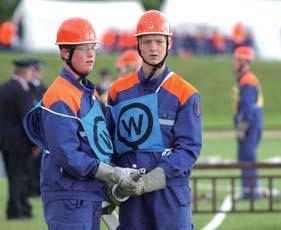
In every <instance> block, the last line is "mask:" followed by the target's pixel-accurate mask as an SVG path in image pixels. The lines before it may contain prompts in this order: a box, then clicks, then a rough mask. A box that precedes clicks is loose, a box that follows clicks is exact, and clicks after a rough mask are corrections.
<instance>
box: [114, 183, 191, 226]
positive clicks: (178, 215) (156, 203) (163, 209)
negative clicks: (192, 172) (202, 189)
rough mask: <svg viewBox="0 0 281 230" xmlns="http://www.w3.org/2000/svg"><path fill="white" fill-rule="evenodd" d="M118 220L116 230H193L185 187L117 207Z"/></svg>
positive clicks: (153, 194)
mask: <svg viewBox="0 0 281 230" xmlns="http://www.w3.org/2000/svg"><path fill="white" fill-rule="evenodd" d="M119 220H120V226H119V228H118V229H119V230H160V229H161V230H163V229H165V230H172V229H173V230H176V229H182V230H190V229H193V224H192V220H191V199H190V189H189V186H188V185H185V186H173V187H169V186H167V187H166V188H165V189H162V190H160V191H157V192H151V193H146V194H144V195H142V196H135V197H131V198H130V199H129V200H128V201H126V202H124V203H122V204H121V206H120V209H119Z"/></svg>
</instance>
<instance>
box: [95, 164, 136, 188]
mask: <svg viewBox="0 0 281 230" xmlns="http://www.w3.org/2000/svg"><path fill="white" fill-rule="evenodd" d="M136 174H138V170H137V169H132V168H120V167H112V166H110V165H108V164H104V163H102V162H100V164H99V167H98V170H97V172H96V175H95V178H97V179H99V180H102V181H104V182H106V183H113V184H120V183H121V182H122V184H124V185H125V186H127V185H129V184H131V183H132V177H133V175H136Z"/></svg>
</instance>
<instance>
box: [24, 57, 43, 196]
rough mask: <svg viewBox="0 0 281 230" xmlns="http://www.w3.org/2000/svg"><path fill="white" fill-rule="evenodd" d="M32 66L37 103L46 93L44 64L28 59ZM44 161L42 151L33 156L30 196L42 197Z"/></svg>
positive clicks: (32, 85)
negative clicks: (41, 177) (41, 169)
mask: <svg viewBox="0 0 281 230" xmlns="http://www.w3.org/2000/svg"><path fill="white" fill-rule="evenodd" d="M28 60H29V61H30V63H31V64H32V67H33V68H32V80H31V81H30V83H29V86H30V89H31V91H32V93H33V99H34V101H35V103H37V102H39V101H40V100H41V99H42V98H43V95H44V93H45V91H46V89H47V88H46V86H45V85H44V83H43V82H42V77H43V65H44V62H43V61H40V60H38V59H28ZM41 160H42V149H40V151H37V152H35V153H34V154H33V156H32V167H31V168H30V175H29V183H28V195H29V196H33V197H34V196H39V195H40V168H41Z"/></svg>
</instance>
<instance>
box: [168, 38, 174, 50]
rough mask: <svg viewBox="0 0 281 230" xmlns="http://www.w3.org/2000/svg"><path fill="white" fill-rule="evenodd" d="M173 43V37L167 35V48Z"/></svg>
mask: <svg viewBox="0 0 281 230" xmlns="http://www.w3.org/2000/svg"><path fill="white" fill-rule="evenodd" d="M172 45H173V39H172V37H171V36H169V37H168V49H169V50H170V49H171V48H172Z"/></svg>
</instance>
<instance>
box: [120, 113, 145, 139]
mask: <svg viewBox="0 0 281 230" xmlns="http://www.w3.org/2000/svg"><path fill="white" fill-rule="evenodd" d="M142 121H143V114H140V115H139V118H138V124H136V122H135V119H134V117H130V119H129V125H128V126H127V124H126V123H125V120H122V124H123V126H124V128H125V130H126V131H127V132H128V134H129V136H131V134H132V126H133V128H134V130H135V133H136V134H137V135H140V133H141V128H142Z"/></svg>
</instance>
